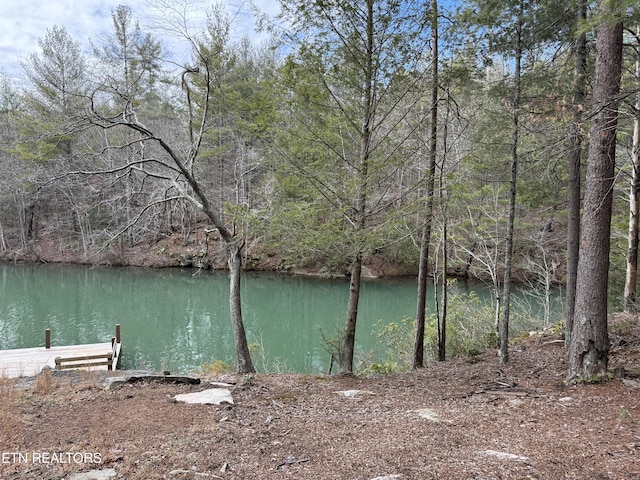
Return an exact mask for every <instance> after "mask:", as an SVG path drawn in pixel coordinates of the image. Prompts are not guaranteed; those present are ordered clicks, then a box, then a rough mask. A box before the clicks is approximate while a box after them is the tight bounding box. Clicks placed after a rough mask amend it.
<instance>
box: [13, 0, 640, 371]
mask: <svg viewBox="0 0 640 480" xmlns="http://www.w3.org/2000/svg"><path fill="white" fill-rule="evenodd" d="M280 3H281V7H282V11H281V14H280V16H279V17H278V18H276V19H268V18H262V22H261V23H262V25H263V28H264V29H265V31H266V32H268V33H269V34H270V40H269V41H266V42H264V43H260V44H256V43H255V42H253V41H252V40H251V39H250V38H249V37H246V36H241V37H238V36H236V35H235V31H236V30H235V28H234V27H235V26H234V20H233V18H234V17H233V16H232V15H230V14H229V13H227V11H226V10H225V8H224V7H223V6H222V5H217V4H210V5H207V4H204V3H203V4H202V5H201V11H199V12H198V17H199V18H200V19H202V22H201V24H199V25H197V24H194V23H193V22H192V18H191V17H190V15H191V13H192V12H190V10H189V8H187V7H188V6H191V7H193V3H192V2H182V0H175V1H174V2H171V5H172V6H173V7H175V8H171V9H165V12H166V13H167V15H165V16H164V17H163V18H162V19H158V18H157V19H155V22H156V23H157V25H155V26H156V27H157V29H154V30H153V31H154V32H159V31H162V32H163V35H162V36H159V35H154V34H153V33H151V31H145V30H144V29H143V28H141V26H140V24H139V23H138V20H137V19H136V18H134V15H133V11H132V10H131V9H130V8H129V7H127V6H123V5H120V6H118V7H117V8H116V9H115V10H114V11H113V12H112V25H113V29H112V31H111V32H110V33H109V34H108V35H106V36H104V37H101V38H98V39H95V40H94V41H93V43H92V49H91V52H83V51H82V49H81V46H80V43H79V42H78V41H77V40H76V39H74V38H72V37H71V36H70V34H69V33H68V31H67V30H66V28H65V27H64V26H59V25H57V26H52V27H51V28H50V29H49V30H47V32H46V33H45V35H44V37H43V38H41V39H40V43H39V47H40V48H39V51H38V52H37V53H34V54H32V55H30V56H29V57H28V58H27V59H25V61H24V64H23V67H24V73H25V79H26V82H24V83H23V82H16V81H14V80H13V79H11V78H8V77H7V76H3V77H2V79H1V85H0V87H1V90H0V117H1V119H2V120H1V122H0V126H1V131H0V162H1V164H2V168H3V171H4V172H5V175H4V176H3V177H2V180H1V183H0V196H1V198H2V202H1V203H0V253H1V254H2V255H3V256H4V257H5V258H10V257H11V255H13V254H15V253H16V252H23V253H24V252H31V253H33V254H34V255H36V256H37V252H38V248H39V245H41V243H42V242H43V241H45V240H47V241H55V242H56V244H57V247H58V248H59V249H60V250H61V251H65V252H73V254H74V255H75V256H77V257H78V258H80V259H82V260H83V261H87V262H90V261H92V259H93V258H96V255H97V253H98V252H101V258H109V259H110V261H111V262H112V263H118V258H121V257H122V256H123V255H124V252H126V251H127V249H129V248H131V247H134V246H135V245H138V244H140V243H147V244H149V243H151V244H153V243H155V242H157V241H158V240H159V239H161V238H163V237H167V236H170V235H177V236H181V237H183V238H185V239H186V238H190V237H193V236H194V235H195V234H196V233H197V232H203V231H204V232H205V234H206V236H207V238H211V239H213V238H215V240H216V242H215V244H216V245H217V247H216V248H218V249H220V251H224V254H225V255H226V258H227V263H228V267H229V271H230V286H231V288H230V317H231V321H232V324H233V327H234V338H235V341H236V352H237V368H238V371H239V372H252V371H254V366H253V363H252V361H251V355H250V353H249V349H248V347H247V341H246V334H245V331H244V326H243V321H242V311H241V301H240V282H241V276H242V272H243V269H244V263H245V260H246V257H247V255H248V254H249V253H248V252H252V251H254V250H255V249H256V248H257V246H260V249H261V250H263V251H265V250H266V251H269V250H271V251H274V252H277V253H278V255H280V256H281V257H282V265H281V267H282V268H283V269H287V268H292V267H295V266H304V265H311V264H313V265H323V266H324V268H325V269H326V271H327V272H336V271H341V272H345V273H347V274H348V276H349V278H350V286H349V300H348V305H347V306H346V313H345V327H344V330H343V332H342V334H341V336H340V339H339V342H337V343H336V345H337V352H336V353H337V355H338V357H339V363H340V370H341V372H343V373H352V369H353V355H354V344H355V338H356V332H357V330H356V326H357V313H358V302H359V293H360V285H361V280H362V276H363V267H365V266H366V265H367V263H368V262H370V261H371V259H372V258H374V257H384V258H385V259H386V261H390V262H395V263H398V264H403V265H406V266H407V268H408V269H410V270H412V271H415V272H417V273H419V274H418V278H419V282H418V288H417V297H416V298H417V310H416V335H415V344H414V361H413V366H414V368H420V367H422V366H424V354H423V346H424V318H425V311H424V310H425V298H424V296H425V295H426V289H425V285H426V282H427V281H429V280H430V281H433V282H434V283H436V284H438V285H439V286H440V288H439V290H438V291H439V297H438V302H439V304H440V308H439V310H438V312H439V313H438V334H439V354H438V357H439V358H440V359H441V360H444V359H445V358H446V337H445V335H446V333H445V332H446V304H447V291H446V289H447V283H446V281H445V280H446V276H447V274H456V275H460V276H464V277H468V276H474V277H478V278H482V279H484V280H486V281H487V282H489V283H490V285H491V287H492V289H493V292H494V311H495V328H496V331H497V332H500V335H501V348H500V354H501V359H502V361H503V362H508V360H509V356H508V345H509V311H510V310H509V307H510V293H511V288H512V287H511V285H512V280H516V279H520V280H522V279H523V278H526V279H528V280H529V281H531V282H533V283H535V284H536V285H537V286H538V287H539V288H541V289H544V290H545V291H546V292H548V291H549V290H550V289H551V288H552V287H553V285H556V284H562V285H566V305H567V312H566V331H565V338H566V343H567V347H568V352H569V360H570V361H569V365H570V367H569V372H568V374H567V379H568V380H571V381H576V380H584V379H589V378H592V377H593V376H597V375H600V374H602V373H604V372H605V371H606V368H607V357H608V337H607V323H606V315H607V310H608V307H609V306H610V304H611V301H610V299H613V306H614V307H615V306H620V307H621V308H625V309H627V310H633V309H635V308H636V303H637V302H636V283H637V256H638V255H637V251H638V218H637V217H638V210H639V206H638V205H639V203H638V202H640V200H639V198H640V196H639V195H638V185H639V182H640V180H638V178H639V174H638V168H639V165H640V160H639V155H640V133H639V132H640V126H639V125H640V30H639V28H640V27H638V25H640V10H639V8H638V5H637V4H636V3H635V2H630V1H629V2H627V1H626V0H600V2H598V3H590V2H587V1H586V0H576V1H575V2H569V3H566V2H564V3H563V2H560V3H558V2H551V1H548V0H543V1H538V2H533V3H532V2H523V1H522V0H509V1H507V2H492V1H486V0H474V1H471V2H458V3H456V2H454V3H453V4H448V5H447V6H446V7H444V8H443V7H441V6H439V5H438V3H437V2H436V1H435V0H433V1H432V2H414V1H411V0H408V1H404V2H396V1H392V0H365V1H355V0H326V1H312V2H307V1H297V0H281V2H280ZM157 6H158V7H159V6H160V5H157ZM165 7H167V5H165ZM169 12H171V13H169ZM180 12H181V13H180ZM158 29H162V30H158ZM169 36H171V37H173V38H174V39H175V40H176V41H179V42H181V44H182V45H183V46H184V49H183V51H185V52H188V53H186V54H185V56H184V57H183V58H171V57H170V56H169V55H168V53H167V50H166V47H165V45H163V42H162V41H161V39H162V38H168V37H169ZM585 166H586V168H585ZM202 248H203V249H205V248H208V245H207V246H206V245H202ZM516 273H517V274H518V276H516V275H515V274H516Z"/></svg>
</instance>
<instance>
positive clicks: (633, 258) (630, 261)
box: [623, 26, 640, 312]
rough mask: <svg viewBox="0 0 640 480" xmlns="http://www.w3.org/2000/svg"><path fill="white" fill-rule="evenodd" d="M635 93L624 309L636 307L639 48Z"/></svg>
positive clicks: (639, 206)
mask: <svg viewBox="0 0 640 480" xmlns="http://www.w3.org/2000/svg"><path fill="white" fill-rule="evenodd" d="M636 40H637V41H640V26H638V27H636ZM635 76H636V86H637V87H638V92H637V93H636V105H635V112H634V113H635V115H634V118H633V150H632V152H631V167H632V170H631V187H630V191H629V235H628V250H627V252H628V253H627V275H626V279H625V283H624V305H623V306H624V311H625V312H630V311H635V310H636V309H637V298H636V293H637V290H636V289H637V284H638V222H639V219H638V214H639V213H640V50H636V73H635Z"/></svg>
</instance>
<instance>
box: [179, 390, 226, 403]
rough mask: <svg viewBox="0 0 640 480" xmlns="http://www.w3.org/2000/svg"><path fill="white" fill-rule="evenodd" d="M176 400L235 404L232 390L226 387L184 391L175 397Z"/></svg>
mask: <svg viewBox="0 0 640 480" xmlns="http://www.w3.org/2000/svg"><path fill="white" fill-rule="evenodd" d="M173 399H174V400H175V401H176V402H184V403H199V404H204V405H220V404H222V403H231V404H233V397H232V396H231V392H230V391H229V390H227V389H226V388H210V389H208V390H203V391H201V392H195V393H183V394H180V395H176V396H175V397H173Z"/></svg>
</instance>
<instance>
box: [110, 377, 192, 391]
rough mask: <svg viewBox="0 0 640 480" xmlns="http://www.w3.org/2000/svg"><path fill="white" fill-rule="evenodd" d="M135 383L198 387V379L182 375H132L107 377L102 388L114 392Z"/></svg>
mask: <svg viewBox="0 0 640 480" xmlns="http://www.w3.org/2000/svg"><path fill="white" fill-rule="evenodd" d="M136 382H160V383H188V384H191V385H198V384H199V383H200V379H199V378H195V377H187V376H184V375H158V374H149V373H147V374H132V375H123V376H120V377H109V378H107V379H105V381H104V388H105V390H116V389H118V388H120V387H122V386H123V385H127V384H130V383H136Z"/></svg>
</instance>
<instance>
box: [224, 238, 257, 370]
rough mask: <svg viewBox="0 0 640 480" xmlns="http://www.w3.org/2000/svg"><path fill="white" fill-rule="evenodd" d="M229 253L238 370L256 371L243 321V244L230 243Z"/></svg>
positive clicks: (231, 305)
mask: <svg viewBox="0 0 640 480" xmlns="http://www.w3.org/2000/svg"><path fill="white" fill-rule="evenodd" d="M227 249H228V254H229V261H228V263H229V277H230V278H229V309H230V311H231V325H232V327H233V338H234V341H235V347H236V358H237V362H238V365H237V372H238V373H254V372H255V371H256V369H255V367H254V366H253V362H252V361H251V353H250V352H249V346H248V344H247V335H246V333H245V330H244V323H243V321H242V303H241V298H240V288H241V280H242V245H240V246H233V245H228V246H227Z"/></svg>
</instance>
